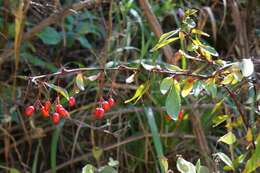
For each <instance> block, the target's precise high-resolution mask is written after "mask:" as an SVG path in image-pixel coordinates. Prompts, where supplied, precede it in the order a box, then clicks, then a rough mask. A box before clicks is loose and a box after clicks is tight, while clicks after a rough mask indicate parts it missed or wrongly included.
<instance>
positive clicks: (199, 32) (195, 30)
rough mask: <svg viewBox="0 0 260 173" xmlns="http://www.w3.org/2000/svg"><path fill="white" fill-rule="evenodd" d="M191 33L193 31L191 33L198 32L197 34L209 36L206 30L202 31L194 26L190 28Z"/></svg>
mask: <svg viewBox="0 0 260 173" xmlns="http://www.w3.org/2000/svg"><path fill="white" fill-rule="evenodd" d="M191 33H193V34H199V35H204V36H206V37H209V34H207V33H206V32H203V31H201V30H199V29H196V28H193V29H192V30H191Z"/></svg>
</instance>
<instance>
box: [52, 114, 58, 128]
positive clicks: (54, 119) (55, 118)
mask: <svg viewBox="0 0 260 173" xmlns="http://www.w3.org/2000/svg"><path fill="white" fill-rule="evenodd" d="M52 122H53V124H55V125H57V124H59V122H60V115H59V114H58V113H57V112H55V113H54V114H53V115H52Z"/></svg>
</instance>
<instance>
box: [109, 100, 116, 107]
mask: <svg viewBox="0 0 260 173" xmlns="http://www.w3.org/2000/svg"><path fill="white" fill-rule="evenodd" d="M108 103H109V105H110V107H112V106H114V104H115V100H114V99H113V98H109V99H108Z"/></svg>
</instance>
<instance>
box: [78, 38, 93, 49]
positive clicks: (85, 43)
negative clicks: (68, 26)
mask: <svg viewBox="0 0 260 173" xmlns="http://www.w3.org/2000/svg"><path fill="white" fill-rule="evenodd" d="M78 41H79V43H80V45H81V46H82V47H84V48H87V49H91V48H92V46H91V44H90V43H89V41H88V40H87V39H86V38H85V36H81V37H78Z"/></svg>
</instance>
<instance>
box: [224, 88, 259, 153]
mask: <svg viewBox="0 0 260 173" xmlns="http://www.w3.org/2000/svg"><path fill="white" fill-rule="evenodd" d="M224 88H225V89H226V90H227V92H228V94H229V95H230V97H231V99H232V100H233V101H234V103H235V105H236V107H237V110H238V112H239V114H240V116H241V118H242V121H243V124H244V126H245V130H246V131H247V130H248V129H249V128H250V125H249V123H248V122H247V118H246V116H245V114H244V113H243V111H242V107H241V104H240V103H239V102H238V100H237V99H236V95H235V94H234V93H233V92H232V91H231V90H230V89H229V88H228V87H226V86H224ZM252 146H253V148H254V149H255V148H256V146H255V143H254V140H253V141H252Z"/></svg>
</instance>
